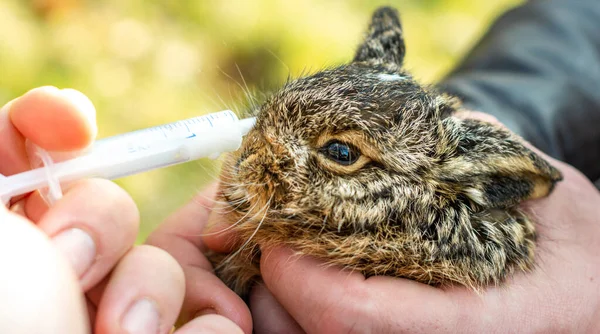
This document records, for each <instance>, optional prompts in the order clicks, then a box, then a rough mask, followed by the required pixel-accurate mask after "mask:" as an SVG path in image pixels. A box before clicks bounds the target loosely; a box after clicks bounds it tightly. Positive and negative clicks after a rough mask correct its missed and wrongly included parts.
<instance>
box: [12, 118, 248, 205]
mask: <svg viewBox="0 0 600 334" xmlns="http://www.w3.org/2000/svg"><path fill="white" fill-rule="evenodd" d="M255 121H256V120H255V118H253V117H252V118H246V119H242V120H240V119H238V117H237V116H236V115H235V114H234V113H233V112H232V111H230V110H225V111H221V112H217V113H212V114H208V115H205V116H200V117H195V118H190V119H186V120H182V121H177V122H174V123H170V124H165V125H160V126H156V127H152V128H147V129H143V130H138V131H134V132H129V133H126V134H122V135H118V136H114V137H108V138H105V139H101V140H98V141H96V142H95V143H94V144H93V145H92V146H91V148H90V149H88V150H87V151H86V153H84V154H83V155H81V156H79V157H77V158H74V159H71V160H67V161H63V162H58V163H53V162H52V160H50V159H49V155H48V154H47V153H46V152H45V151H40V152H39V153H40V157H41V158H42V161H43V162H44V167H41V168H37V169H33V170H30V171H27V172H23V173H20V174H16V175H12V176H8V177H5V176H2V175H0V200H1V201H2V203H4V204H7V203H8V202H9V201H10V199H11V198H13V197H15V196H18V195H22V194H26V193H29V192H31V191H34V190H38V189H44V188H48V189H49V192H50V195H51V196H50V197H52V198H51V199H52V200H56V199H58V198H60V196H61V190H60V184H61V183H65V182H71V181H76V180H80V179H84V178H90V177H97V178H105V179H110V180H114V179H117V178H121V177H124V176H128V175H133V174H138V173H142V172H145V171H149V170H153V169H158V168H162V167H167V166H172V165H176V164H180V163H184V162H187V161H191V160H196V159H200V158H204V157H218V156H219V155H220V154H221V153H223V152H232V151H235V150H237V149H238V148H239V147H240V145H241V143H242V137H243V136H244V135H245V134H246V133H248V131H250V129H251V128H252V127H253V126H254V123H255Z"/></svg>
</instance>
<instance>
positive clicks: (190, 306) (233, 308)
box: [146, 184, 252, 333]
mask: <svg viewBox="0 0 600 334" xmlns="http://www.w3.org/2000/svg"><path fill="white" fill-rule="evenodd" d="M216 190H217V185H216V184H212V185H210V186H209V187H207V188H205V189H204V190H203V191H201V192H200V193H199V194H197V195H196V196H195V197H194V199H193V200H191V201H190V202H189V203H187V204H186V205H185V206H183V207H182V208H181V209H180V210H178V211H177V212H175V213H173V214H172V215H171V216H170V217H169V218H167V220H166V221H165V222H164V223H163V224H161V225H160V226H159V228H158V229H157V230H155V231H154V232H153V233H152V234H151V235H150V236H149V237H148V240H147V241H146V243H147V244H149V245H153V246H156V247H159V248H162V249H164V250H165V251H167V252H168V253H169V254H171V255H172V256H173V257H174V258H175V259H176V260H177V261H178V262H179V264H180V265H181V267H182V268H183V272H184V274H185V282H186V288H185V299H184V303H183V307H182V310H181V315H180V323H182V324H185V323H187V322H189V321H191V320H193V319H194V318H196V317H197V316H199V315H205V314H219V315H222V316H224V317H226V318H228V319H231V320H232V321H234V322H235V323H236V324H237V325H238V326H239V327H240V328H241V329H242V330H243V332H244V333H252V317H251V315H250V310H249V309H248V307H247V306H246V304H245V302H244V301H243V300H242V299H241V298H240V297H239V296H238V295H236V294H235V293H234V292H233V291H231V290H230V289H229V288H228V287H227V286H226V285H225V284H224V283H223V282H222V281H221V280H220V279H219V278H218V277H216V276H215V274H214V273H213V271H212V269H213V268H212V265H211V263H210V262H209V261H208V259H207V258H206V257H205V256H204V255H203V253H204V252H205V251H206V249H207V248H206V246H205V245H204V243H203V241H202V236H203V233H204V229H205V226H206V224H207V222H208V218H209V216H210V214H211V212H212V211H213V207H214V204H215V201H214V197H215V193H216Z"/></svg>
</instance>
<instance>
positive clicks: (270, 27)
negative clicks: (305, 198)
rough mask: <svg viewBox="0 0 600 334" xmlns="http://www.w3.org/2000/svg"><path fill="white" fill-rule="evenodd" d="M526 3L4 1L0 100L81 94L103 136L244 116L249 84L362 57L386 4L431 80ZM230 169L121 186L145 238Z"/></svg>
mask: <svg viewBox="0 0 600 334" xmlns="http://www.w3.org/2000/svg"><path fill="white" fill-rule="evenodd" d="M521 2H522V1H518V0H495V1H494V0H489V1H472V0H471V1H469V0H455V1H450V0H446V1H443V0H398V1H366V0H365V1H358V0H354V1H334V0H329V1H319V0H294V1H292V0H289V1H284V0H279V1H274V0H260V1H243V0H238V1H201V0H197V1H185V0H179V1H169V0H163V1H158V0H103V1H92V0H89V1H84V0H37V1H31V0H0V104H4V103H5V102H7V101H8V100H10V99H12V98H14V97H16V96H19V95H21V94H23V93H24V92H26V91H27V90H29V89H31V88H33V87H37V86H41V85H53V86H57V87H59V88H67V87H70V88H75V89H77V90H79V91H81V92H83V93H84V94H86V95H87V96H88V97H90V99H91V100H92V101H93V102H94V104H95V106H96V110H97V118H98V124H99V137H100V138H102V137H106V136H110V135H115V134H119V133H122V132H128V131H132V130H135V129H139V128H143V127H149V126H154V125H157V124H161V123H167V122H172V121H175V120H179V119H183V118H189V117H193V116H196V115H200V114H204V113H209V112H215V111H219V110H222V109H226V108H231V109H233V110H236V109H237V108H236V106H240V105H242V104H243V101H244V93H243V90H242V89H241V87H242V86H243V85H244V81H245V84H247V85H248V87H249V89H250V90H251V91H253V92H257V93H260V92H268V91H269V90H273V89H274V88H276V87H277V86H278V85H279V84H281V83H282V82H283V81H284V80H285V79H286V78H287V76H288V75H291V76H296V75H298V74H300V73H301V72H306V71H316V70H318V69H319V68H321V67H323V66H330V65H335V64H339V63H343V62H347V61H348V60H350V59H351V57H352V55H353V53H354V48H355V46H356V45H357V44H358V43H359V42H360V40H361V37H362V34H363V32H364V31H365V28H366V26H367V24H368V21H369V16H370V14H371V12H372V11H373V10H374V9H375V8H376V7H377V6H380V5H384V4H389V5H393V6H395V7H396V8H398V9H399V11H400V13H401V15H402V21H403V26H404V30H405V38H406V43H407V58H406V66H407V68H408V69H410V70H411V71H412V72H413V73H414V75H415V76H416V77H417V78H419V79H420V80H421V81H423V82H425V83H431V82H435V80H436V79H438V78H440V77H441V76H443V75H444V74H445V73H446V72H447V71H448V70H449V69H451V68H452V66H453V65H454V64H455V63H456V62H457V61H459V60H460V58H461V56H462V55H464V53H465V52H467V51H468V50H469V47H470V46H471V45H473V43H475V42H476V41H477V39H478V38H479V37H480V36H481V34H483V33H484V32H485V30H486V28H487V27H488V26H489V24H490V23H491V21H492V20H494V19H495V18H496V17H497V16H498V15H500V14H501V13H502V12H504V11H506V10H507V9H509V8H510V7H513V6H515V5H518V4H519V3H521ZM242 76H243V79H244V80H242ZM218 168H219V162H218V161H210V160H208V159H206V160H202V161H197V162H191V163H188V164H185V165H181V166H175V167H171V168H167V169H163V170H158V171H152V172H147V173H144V174H141V175H136V176H131V177H128V178H124V179H121V180H118V181H117V182H118V183H119V184H120V185H121V186H122V187H124V188H125V189H126V190H127V191H128V192H129V193H130V194H131V195H132V196H133V198H134V199H135V201H136V202H137V204H138V205H139V208H140V212H141V216H142V228H141V232H140V235H139V238H138V241H142V240H144V239H145V237H146V236H147V235H148V233H149V232H150V231H151V230H152V229H154V228H155V227H156V225H157V224H159V223H160V222H161V221H162V220H163V219H164V218H166V217H167V215H168V214H169V213H171V212H173V211H174V210H175V209H176V208H177V207H179V206H181V205H182V204H183V203H185V202H186V201H188V200H189V199H190V198H191V197H192V196H193V195H194V194H195V193H196V192H197V191H198V190H200V189H202V187H203V186H205V185H206V184H207V183H208V182H210V181H211V180H215V179H216V177H217V175H218ZM95 200H102V199H101V198H97V199H95Z"/></svg>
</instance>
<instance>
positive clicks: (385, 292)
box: [261, 248, 459, 333]
mask: <svg viewBox="0 0 600 334" xmlns="http://www.w3.org/2000/svg"><path fill="white" fill-rule="evenodd" d="M261 274H262V276H263V279H264V282H265V284H266V286H267V288H268V289H269V290H270V291H271V292H272V293H273V295H274V296H275V298H277V300H278V301H279V302H280V303H281V305H282V306H283V307H284V308H285V309H286V310H287V311H288V312H289V313H290V315H291V316H292V317H293V318H294V319H295V320H296V321H297V322H298V324H299V325H300V326H301V327H302V328H303V329H304V330H305V331H306V332H309V333H313V332H319V333H332V332H349V331H352V332H386V333H387V332H422V331H423V328H432V327H431V326H435V328H440V329H442V331H443V329H446V330H453V329H454V328H455V327H456V323H455V322H454V319H457V318H459V317H458V316H457V314H456V312H459V310H457V307H456V305H454V304H453V301H452V300H451V299H450V298H448V297H447V296H446V295H445V294H444V292H443V291H442V290H440V289H435V288H433V287H430V286H426V285H423V284H420V283H417V282H414V281H409V280H403V279H394V278H389V277H373V278H370V279H368V280H365V278H364V276H362V275H361V274H359V273H349V272H347V271H343V270H340V269H337V268H332V267H324V266H322V265H321V264H320V263H319V262H318V261H316V260H314V259H311V258H307V257H297V256H294V255H293V253H292V252H291V251H290V250H288V249H283V248H275V249H272V250H269V251H266V252H265V253H264V255H263V256H262V257H261Z"/></svg>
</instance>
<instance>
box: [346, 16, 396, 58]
mask: <svg viewBox="0 0 600 334" xmlns="http://www.w3.org/2000/svg"><path fill="white" fill-rule="evenodd" d="M405 52H406V48H405V46H404V37H403V36H402V26H401V24H400V19H399V18H398V12H397V11H396V10H395V9H394V8H391V7H381V8H379V9H377V10H376V11H375V12H374V13H373V16H372V18H371V24H370V25H369V31H368V35H367V37H366V38H365V40H364V42H363V43H362V44H361V45H360V46H359V47H358V49H357V50H356V54H355V56H354V60H353V62H361V61H369V60H381V61H383V62H385V63H395V64H397V65H399V66H401V65H402V61H403V60H404V54H405Z"/></svg>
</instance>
